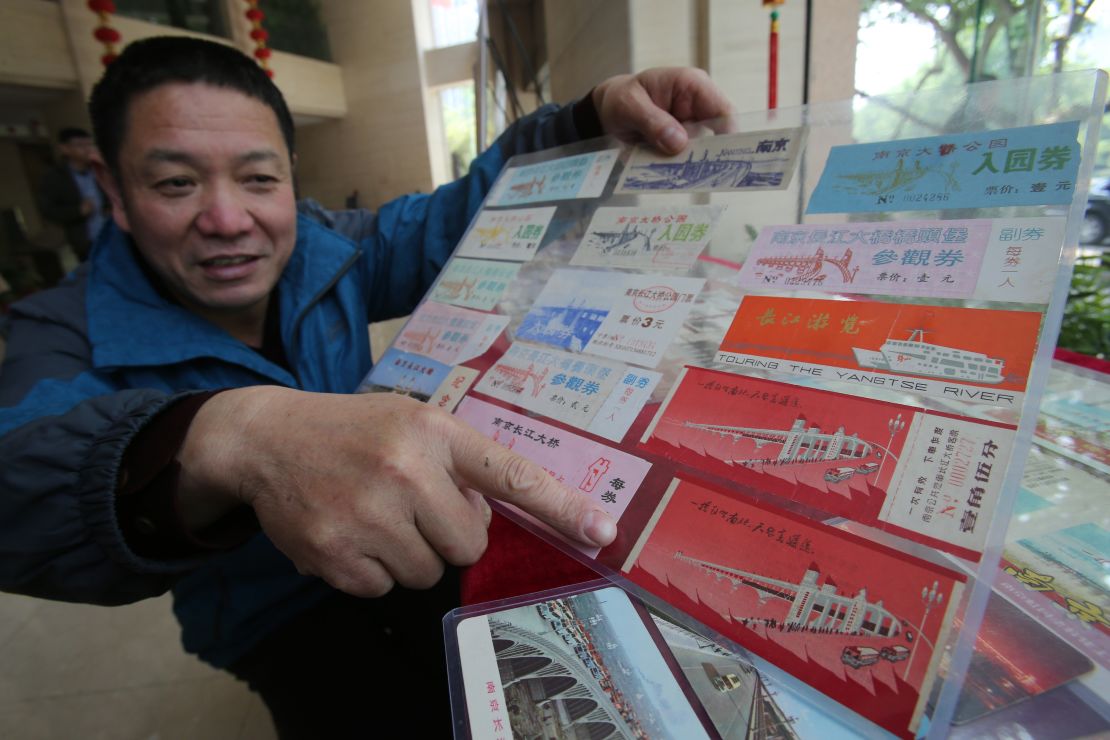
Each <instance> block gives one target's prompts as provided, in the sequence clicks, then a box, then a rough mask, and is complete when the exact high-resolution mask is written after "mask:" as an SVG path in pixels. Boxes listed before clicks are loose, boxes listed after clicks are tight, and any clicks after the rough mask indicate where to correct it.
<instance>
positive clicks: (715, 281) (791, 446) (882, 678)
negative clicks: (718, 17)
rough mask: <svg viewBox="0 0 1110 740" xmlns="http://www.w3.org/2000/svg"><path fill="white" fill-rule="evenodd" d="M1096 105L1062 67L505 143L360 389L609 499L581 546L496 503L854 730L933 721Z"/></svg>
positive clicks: (1025, 419)
mask: <svg viewBox="0 0 1110 740" xmlns="http://www.w3.org/2000/svg"><path fill="white" fill-rule="evenodd" d="M1105 96H1106V75H1105V73H1102V72H1095V71H1091V72H1077V73H1068V74H1061V75H1053V76H1044V77H1036V78H1029V79H1019V80H1009V81H999V82H988V83H978V84H975V85H970V86H967V87H963V88H956V89H943V90H931V91H923V92H919V93H915V94H913V95H904V96H886V97H871V98H868V99H866V100H863V101H843V102H838V103H830V104H814V105H810V106H805V107H800V108H790V109H779V110H775V111H769V112H757V113H742V114H738V115H736V116H735V117H734V118H733V119H731V120H729V121H715V122H711V124H709V125H702V126H698V127H694V128H693V129H692V131H691V133H692V135H693V136H694V137H696V138H695V140H694V143H693V146H694V147H695V150H694V151H695V152H697V156H687V157H686V158H682V157H679V158H675V159H673V160H670V161H660V160H659V158H656V160H651V161H649V160H645V159H644V158H645V157H649V155H647V154H646V153H645V152H644V151H643V150H642V149H641V148H635V147H630V146H628V145H626V144H622V143H619V142H616V141H615V140H612V139H601V140H594V141H588V142H582V143H580V144H576V145H572V146H568V147H561V148H558V149H553V150H548V151H545V152H539V153H535V154H530V155H524V156H519V157H515V158H513V159H512V160H510V161H509V162H508V163H507V165H506V168H505V170H503V172H502V175H501V176H500V178H499V179H498V181H497V182H496V183H495V185H494V189H493V190H492V191H491V194H490V195H489V196H487V198H486V201H485V203H484V206H483V210H482V211H481V212H480V213H479V214H478V215H477V217H476V218H475V221H474V222H473V223H472V225H471V228H470V230H469V231H468V233H467V235H466V236H465V237H464V239H463V241H462V242H461V243H460V247H459V248H458V249H457V250H456V252H455V256H454V257H453V258H452V260H451V262H450V263H449V264H448V265H447V268H446V269H445V271H444V273H443V274H442V275H441V277H440V279H439V282H438V283H437V284H436V285H435V286H434V287H433V289H432V291H431V292H430V293H429V294H428V296H427V297H426V298H425V301H424V302H423V303H422V304H421V306H420V308H419V309H418V310H417V312H416V314H414V318H413V319H411V320H410V321H409V323H408V324H407V325H406V327H405V329H403V330H402V332H401V334H400V335H399V336H398V338H397V340H395V342H394V345H393V347H392V348H391V349H390V350H389V351H388V352H387V353H386V356H385V357H384V358H383V360H382V362H381V363H379V365H378V366H377V367H376V368H375V370H374V371H372V372H371V374H370V375H369V376H368V378H367V380H366V381H365V383H364V389H365V390H375V391H378V390H392V391H394V392H404V393H409V394H411V395H414V396H417V397H419V398H422V399H426V400H428V401H429V402H430V403H433V404H438V405H439V406H441V407H444V408H447V409H448V410H456V413H457V414H458V415H459V416H461V417H462V418H464V419H466V420H467V421H468V422H470V423H472V424H475V425H476V427H477V428H478V429H479V431H481V432H482V433H483V434H486V435H488V436H491V437H493V438H494V439H497V440H498V441H500V442H502V443H503V444H506V445H508V446H511V447H512V448H513V449H514V450H515V451H517V452H520V453H521V454H524V455H525V456H529V457H532V458H533V459H536V460H537V461H539V462H541V464H544V465H545V466H546V467H548V469H549V472H551V473H552V475H556V477H559V478H560V479H562V480H564V482H565V483H566V484H567V485H570V486H571V487H577V488H579V489H581V490H583V491H584V492H586V493H587V494H589V495H592V496H594V497H595V498H597V499H598V501H599V503H603V504H605V505H607V507H608V508H610V510H611V511H612V512H613V513H614V514H615V515H618V516H619V517H620V518H619V536H618V539H617V541H616V542H615V543H614V544H613V545H611V546H610V547H608V548H605V549H604V550H602V551H601V552H594V551H588V550H582V549H581V548H579V547H576V546H573V545H570V544H568V543H567V542H566V541H563V540H561V539H560V538H558V537H556V536H555V535H553V534H551V533H550V532H549V531H548V530H546V529H545V528H543V527H541V526H538V525H536V524H535V523H534V521H532V520H530V519H529V518H527V517H524V516H522V515H520V514H519V513H518V512H515V511H512V510H510V509H508V508H507V507H499V508H500V509H501V510H504V511H506V512H507V513H508V514H509V515H510V516H511V517H512V518H514V519H515V520H517V521H518V522H520V523H521V525H522V526H523V527H525V528H526V529H529V530H531V531H533V532H535V533H536V534H538V535H539V536H541V537H543V538H545V539H547V540H548V541H550V542H552V543H553V544H555V545H556V546H558V547H559V548H560V549H562V550H563V551H564V552H566V553H567V554H568V555H570V556H572V557H574V558H576V559H579V560H581V561H582V562H585V563H587V564H589V565H590V566H591V567H593V568H594V569H596V570H597V571H598V572H599V573H601V574H603V575H604V576H606V577H607V578H609V579H610V580H612V581H613V582H615V583H616V584H618V585H620V586H622V587H623V588H625V589H626V590H628V591H629V592H631V593H633V594H635V595H636V596H638V597H640V598H641V599H643V600H644V601H645V602H646V603H648V604H650V605H651V606H653V607H656V608H659V609H660V610H662V611H664V612H666V613H667V614H668V615H669V616H671V617H672V618H673V619H675V620H676V621H679V622H680V623H682V624H685V625H688V626H689V627H690V628H691V629H696V630H697V631H699V632H701V633H702V634H706V635H709V636H712V637H713V638H714V639H717V640H719V641H721V642H722V643H724V644H729V645H730V646H733V647H737V648H739V649H745V650H748V651H749V652H751V653H752V654H754V655H755V656H756V657H755V658H753V660H754V661H755V662H756V663H757V664H758V665H759V667H760V670H766V671H767V672H768V673H769V675H774V676H775V678H776V680H778V681H779V682H780V683H782V684H783V685H784V686H785V687H786V688H785V689H784V690H788V691H794V692H798V694H799V695H800V696H807V697H817V701H819V702H820V703H822V705H823V706H824V707H825V708H826V709H827V711H828V712H829V714H830V715H832V716H836V717H837V718H838V719H840V720H841V721H843V722H845V723H847V724H848V725H849V726H850V727H851V728H852V730H853V731H854V732H858V733H860V734H863V735H882V734H884V730H885V731H886V732H890V733H893V734H895V735H897V736H903V737H911V736H914V735H915V734H916V735H919V736H921V735H926V736H930V737H942V736H945V735H946V734H947V733H948V728H949V722H950V719H951V717H952V715H953V711H954V709H955V705H956V701H957V698H958V696H959V693H960V690H961V686H962V684H963V680H964V674H965V671H966V670H967V667H968V662H969V660H970V657H971V655H972V651H973V646H974V642H975V638H976V633H977V630H978V627H979V624H980V620H981V618H982V615H983V612H984V609H985V607H986V604H987V600H988V597H989V595H990V593H991V584H992V583H993V581H994V579H995V576H996V574H997V572H998V571H997V568H998V559H999V555H1000V553H1001V549H1002V545H1003V539H1004V535H1005V531H1006V525H1007V521H1008V519H1009V515H1010V511H1011V507H1012V504H1013V502H1014V499H1015V496H1016V494H1017V490H1018V486H1019V484H1020V480H1021V474H1022V467H1023V462H1024V460H1025V457H1026V454H1027V451H1028V449H1029V446H1030V444H1031V440H1032V434H1033V428H1034V424H1035V420H1036V416H1037V413H1036V412H1037V409H1038V406H1039V404H1040V399H1041V394H1042V392H1043V390H1044V387H1045V383H1046V380H1047V377H1048V371H1049V369H1050V366H1051V357H1052V351H1053V348H1054V346H1055V342H1056V337H1057V333H1058V330H1059V324H1060V320H1061V317H1062V314H1063V309H1064V303H1065V300H1066V297H1067V289H1068V285H1069V281H1070V276H1071V269H1072V264H1073V261H1074V258H1075V251H1076V245H1077V241H1078V233H1079V227H1080V224H1081V222H1082V219H1083V214H1084V210H1085V203H1086V184H1087V182H1088V180H1089V178H1090V173H1091V168H1092V164H1093V160H1094V152H1095V148H1096V145H1097V141H1098V127H1099V122H1100V119H1101V117H1102V114H1103V108H1104V103H1105ZM735 132H749V133H750V132H758V133H760V134H761V135H760V136H756V137H754V139H753V138H752V137H749V139H744V138H743V134H737V133H735ZM737 136H739V138H727V137H737ZM754 141H758V143H757V144H754V146H755V150H754V151H755V152H756V153H754V154H752V153H751V150H749V149H746V147H748V145H749V144H752V143H753V142H754ZM730 147H732V148H730ZM772 154H775V155H776V156H771V155H772ZM745 157H746V158H747V160H746V161H747V164H746V165H738V164H737V163H736V162H737V160H743V159H745ZM610 159H611V160H612V162H609V160H610ZM772 161H776V162H779V163H780V164H781V163H782V162H786V164H785V165H783V166H782V167H781V168H780V170H781V169H783V168H784V169H785V171H784V172H783V171H779V172H770V170H769V169H768V168H769V167H770V168H771V169H773V167H771V165H769V164H768V162H772ZM653 162H654V163H653ZM745 166H746V167H747V168H748V169H746V170H744V171H743V172H742V173H740V176H739V178H738V179H732V180H730V179H729V177H728V173H727V172H726V170H728V169H729V168H730V167H731V168H732V169H733V174H735V171H736V169H737V168H741V169H743V167H745ZM610 167H611V169H610ZM714 167H716V170H714ZM715 172H716V173H718V174H714V173H715ZM768 172H770V174H768ZM760 173H762V174H760ZM780 176H782V179H781V180H779V179H777V178H778V177H780ZM675 186H679V187H686V188H687V189H686V190H685V191H681V190H673V189H669V188H671V187H675ZM869 204H870V205H869ZM599 208H600V209H607V210H605V211H604V212H603V213H600V214H599V213H598V209H599ZM651 214H654V215H655V216H658V218H655V217H653V216H652V215H651ZM698 224H706V225H707V228H705V229H696V228H694V227H696V226H697V225H698ZM681 225H689V226H690V227H691V228H689V229H686V230H685V231H684V232H683V236H684V238H683V239H679V238H678V237H677V235H678V227H679V226H681ZM669 226H673V227H674V229H673V230H672V231H663V230H664V229H666V228H667V227H669ZM645 234H646V235H647V236H648V237H649V238H648V239H647V241H646V242H644V241H643V238H644V235H645ZM703 237H707V238H708V241H707V243H702V244H701V245H699V244H698V238H703ZM637 238H639V239H640V240H641V243H640V247H635V246H634V245H633V242H635V240H636V239H637ZM667 238H670V241H669V242H668V241H667ZM652 239H654V240H655V243H654V246H652V245H651V241H652ZM630 245H631V246H630ZM537 247H538V248H537ZM652 250H654V251H652ZM750 252H751V253H752V257H751V259H749V253H750ZM649 253H650V254H649ZM645 255H647V256H645ZM746 260H747V263H746V264H745V261H746ZM567 271H574V272H567ZM586 271H588V272H589V273H592V274H587V272H586ZM545 291H546V292H545ZM538 299H539V300H538ZM668 312H669V313H668ZM649 317H650V318H651V320H650V321H648V319H649ZM663 317H667V318H663ZM606 320H609V321H610V323H608V324H607V323H606ZM645 321H646V322H647V323H645ZM907 322H909V323H907ZM660 324H662V326H660ZM649 326H651V327H652V328H654V329H658V330H659V331H657V332H656V333H655V334H651V335H650V336H649V334H648V333H646V332H645V328H646V327H649ZM807 331H809V332H810V333H808V334H807V333H806V332H807ZM861 331H862V333H860V332H861ZM868 331H871V332H872V333H875V332H878V333H879V334H881V336H880V337H879V339H876V340H873V341H872V343H871V344H867V342H866V341H864V340H863V339H862V337H863V336H865V335H866V334H867V333H868ZM761 332H762V333H761ZM822 332H823V333H822ZM819 336H820V337H824V338H820V339H817V338H815V337H819ZM857 336H858V337H860V339H859V340H858V341H856V345H859V346H855V345H852V344H851V341H855V338H856V337H857ZM850 340H851V341H850ZM846 342H848V343H846ZM945 368H948V369H947V370H946V369H945ZM630 379H631V380H630ZM622 382H623V383H624V385H622ZM570 385H573V386H574V387H573V388H570V387H569V386H570ZM460 399H461V400H462V404H461V405H459V404H460ZM622 399H623V400H622ZM713 399H716V401H714V400H713ZM741 400H745V401H747V402H749V403H750V405H749V406H748V407H747V408H746V409H745V408H743V407H742V405H741ZM456 406H458V408H457V409H456ZM772 407H774V408H772ZM784 409H785V410H784ZM795 409H796V410H795ZM703 412H704V413H703ZM714 413H716V414H717V416H714ZM783 414H788V415H789V414H793V415H794V417H793V419H792V420H791V419H790V418H787V417H785V416H783ZM721 417H727V418H721ZM819 418H823V419H824V421H821V422H820V423H818V419H819ZM782 419H786V421H785V422H783V421H782ZM862 429H867V430H870V431H866V432H865V431H861V430H862ZM876 430H878V431H876ZM555 435H558V439H557V440H556V442H557V443H558V444H557V445H552V444H551V442H552V439H553V437H554V436H555ZM698 435H701V436H698ZM946 447H947V448H948V454H947V456H945V448H946ZM587 458H588V459H587ZM725 458H728V459H725ZM699 461H700V462H699ZM576 464H577V465H579V466H580V467H581V470H582V471H584V472H582V473H574V472H573V471H572V470H571V468H573V466H574V465H576ZM591 465H592V466H593V467H591ZM568 466H569V467H568ZM614 471H620V473H621V474H620V475H619V476H618V475H616V474H615V473H614ZM730 471H731V472H730ZM572 476H574V477H572ZM934 480H935V481H936V485H935V486H934V485H933V481H934ZM680 481H681V482H680ZM717 530H720V532H722V533H724V532H728V533H729V534H727V535H726V534H714V532H716V531H717ZM768 530H770V531H768ZM755 535H759V536H763V535H766V537H767V539H766V540H760V542H761V543H764V542H765V543H766V544H760V545H759V548H758V549H757V548H755V546H754V545H753V544H752V543H753V542H755V540H753V539H752V538H753V536H755ZM726 536H727V537H732V538H733V539H731V540H725V539H718V540H714V538H715V537H716V538H721V537H726ZM684 537H685V538H687V539H688V542H687V544H685V545H682V544H681V543H683V542H684ZM792 538H793V540H792V542H791V539H792ZM733 541H734V542H735V543H736V544H735V546H734V547H733V546H721V543H722V542H733ZM676 542H678V543H680V545H681V546H676V545H675V543H676ZM714 542H716V544H715V545H714V547H713V549H712V551H711V552H709V553H707V552H705V551H702V552H695V551H696V549H697V547H698V546H699V545H703V546H707V547H708V546H709V545H710V544H713V543H714ZM495 545H496V543H494V546H495ZM668 547H669V548H670V549H669V550H668V549H667V548H668ZM664 551H666V554H667V558H662V556H661V555H660V553H663V552H664ZM801 553H804V555H803V554H801ZM811 555H812V556H813V560H814V562H813V564H812V566H806V567H804V568H802V569H801V570H804V571H805V572H804V573H803V572H794V571H799V568H797V567H796V564H797V562H801V561H800V560H799V558H804V557H809V556H811ZM652 558H654V560H653V559H652ZM780 561H781V562H780ZM764 563H766V564H768V565H767V569H768V570H767V572H758V571H759V570H760V569H762V568H763V564H764ZM775 568H777V569H778V570H776V571H775V574H771V573H770V570H773V569H775ZM791 569H793V570H791ZM786 571H790V572H793V573H794V575H793V576H791V577H790V578H786V577H785V576H783V575H782V574H783V573H785V572H786ZM891 573H894V574H896V576H897V577H895V578H893V579H892V578H891ZM834 576H835V580H834V578H833V577H834ZM697 578H702V579H704V580H701V581H697V584H695V579H697ZM884 578H886V579H887V580H885V581H884V580H883V579H884ZM668 579H677V580H674V581H673V582H672V581H668ZM899 583H901V585H898V584H899ZM714 589H716V590H714ZM776 589H777V591H776ZM884 589H885V592H884ZM899 589H901V591H903V592H901V593H899ZM729 599H733V600H736V601H735V603H732V602H730V603H724V602H726V601H728V600H729ZM884 599H885V601H884ZM776 605H777V606H776ZM780 607H781V609H785V610H786V611H785V613H784V614H779V612H775V613H776V614H779V616H778V618H768V617H766V616H765V615H764V612H765V611H766V610H769V609H777V608H780ZM767 613H770V612H767ZM956 624H959V625H962V626H960V627H959V628H958V629H955V628H953V627H954V626H955V625H956ZM872 644H873V645H874V646H875V647H874V648H871V647H867V646H868V645H872ZM880 645H881V646H882V649H880ZM880 653H881V655H880ZM865 674H866V675H865ZM930 684H931V690H932V696H933V699H931V700H930V699H929V693H930V691H929V689H930Z"/></svg>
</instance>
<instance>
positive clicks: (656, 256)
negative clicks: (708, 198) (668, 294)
mask: <svg viewBox="0 0 1110 740" xmlns="http://www.w3.org/2000/svg"><path fill="white" fill-rule="evenodd" d="M723 210H724V206H723V205H712V206H695V205H687V206H659V207H656V208H631V207H615V208H598V209H597V210H596V211H594V215H593V218H591V219H590V224H589V226H587V227H586V235H585V236H584V237H582V242H581V243H580V244H579V245H578V250H577V251H576V252H575V253H574V256H573V257H571V260H570V264H572V265H584V266H595V267H625V268H629V269H634V270H666V271H668V272H686V271H688V270H689V269H690V268H691V267H693V266H694V262H696V261H697V259H698V256H699V255H701V253H702V251H703V250H704V249H705V247H706V245H707V244H708V243H709V238H710V236H711V235H712V233H713V226H714V225H715V224H716V223H717V219H718V218H719V217H720V215H721V212H722V211H723Z"/></svg>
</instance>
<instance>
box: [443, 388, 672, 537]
mask: <svg viewBox="0 0 1110 740" xmlns="http://www.w3.org/2000/svg"><path fill="white" fill-rule="evenodd" d="M455 416H457V417H459V418H460V419H462V420H463V421H465V422H466V423H467V424H469V425H470V426H472V427H474V428H475V429H477V430H478V431H479V432H481V433H482V434H484V435H486V436H487V437H489V438H491V439H493V440H494V441H495V442H499V443H500V444H502V445H504V446H505V447H508V448H509V449H511V450H512V451H513V452H516V453H519V454H521V455H523V456H524V457H526V458H528V459H529V460H531V461H532V462H534V463H538V464H539V465H541V466H542V467H543V469H544V470H546V471H547V472H548V473H549V474H550V475H551V477H552V478H555V479H556V480H557V481H559V482H560V483H562V484H563V485H565V486H566V487H568V488H570V489H571V490H574V491H578V492H580V493H582V494H584V495H586V496H589V497H590V498H591V499H593V500H594V501H596V502H597V503H599V504H600V505H601V507H602V508H603V509H605V511H606V512H607V513H608V514H609V515H611V516H612V517H613V518H614V519H617V520H619V519H620V517H621V514H623V513H624V510H625V509H626V508H627V507H628V503H629V502H630V501H631V500H632V497H633V496H634V495H635V494H636V491H637V490H639V488H640V484H641V483H643V481H644V476H646V475H647V473H648V470H650V469H651V463H649V462H647V461H645V460H641V459H640V458H638V457H634V456H632V455H629V454H627V453H624V452H621V451H620V450H616V449H613V448H612V447H609V446H608V445H603V444H601V443H600V442H594V441H591V440H588V439H586V438H585V437H580V436H578V435H577V434H574V433H573V432H568V431H566V430H565V429H559V428H558V427H554V426H552V425H550V424H545V423H544V422H542V421H540V420H539V419H533V418H531V417H528V416H524V415H523V414H518V413H516V412H514V411H510V410H508V409H505V408H502V407H500V406H495V405H494V404H492V403H487V402H485V401H482V400H479V399H477V398H464V399H463V401H462V403H461V404H459V408H458V410H457V411H456V412H455ZM528 518H529V519H530V520H531V517H528ZM532 521H535V520H532ZM537 523H538V522H537ZM541 526H542V525H541ZM544 529H546V530H547V531H550V532H554V530H551V529H550V528H548V527H544ZM572 544H574V546H575V547H576V548H577V549H579V550H581V551H582V552H584V553H586V554H587V555H589V556H590V557H593V556H595V555H597V553H598V552H599V551H598V550H597V549H596V548H586V547H583V546H581V545H578V544H576V543H572Z"/></svg>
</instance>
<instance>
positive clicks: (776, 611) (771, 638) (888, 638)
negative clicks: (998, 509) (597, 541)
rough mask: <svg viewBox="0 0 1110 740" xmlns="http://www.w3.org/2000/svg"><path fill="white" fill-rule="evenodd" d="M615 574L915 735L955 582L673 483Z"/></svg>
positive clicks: (741, 502) (866, 544)
mask: <svg viewBox="0 0 1110 740" xmlns="http://www.w3.org/2000/svg"><path fill="white" fill-rule="evenodd" d="M623 571H624V573H625V575H626V576H627V577H628V578H629V579H630V580H631V581H633V582H634V583H636V584H638V585H640V586H642V587H643V588H645V589H647V590H648V591H650V592H651V593H652V594H654V595H655V596H657V597H658V598H660V599H663V600H664V601H666V602H667V603H668V604H671V605H673V606H674V607H676V608H678V609H680V610H682V611H683V612H685V613H686V614H689V615H690V616H692V617H694V618H695V619H697V620H699V621H700V622H702V623H703V624H705V625H706V626H708V627H709V628H711V629H713V630H716V631H718V632H720V633H721V634H723V635H725V636H726V637H728V638H730V639H732V640H734V641H736V642H737V643H738V644H741V645H743V646H744V647H745V648H746V649H748V650H750V651H751V652H753V653H755V654H756V655H758V656H760V657H762V658H764V659H766V660H768V661H770V662H772V663H774V664H775V665H776V666H777V667H779V668H781V669H783V670H785V671H786V672H788V673H790V674H792V675H793V676H795V677H796V678H798V679H800V680H802V681H804V682H805V683H807V684H808V685H810V686H812V687H813V688H815V689H817V690H818V691H820V692H822V693H824V694H825V695H826V696H828V697H830V698H831V699H833V700H835V701H837V702H839V703H840V704H842V705H844V706H845V707H847V708H849V709H851V710H853V711H854V712H857V713H858V714H860V715H861V716H863V717H865V718H867V719H869V720H871V721H872V722H874V723H875V724H877V725H879V726H880V727H883V728H884V729H886V730H888V731H890V732H892V733H894V734H895V735H898V736H900V737H905V738H911V737H913V736H914V733H915V731H916V730H917V729H918V725H919V723H920V720H921V717H922V713H923V712H924V709H925V706H926V699H927V697H928V696H929V691H930V688H931V686H932V684H933V681H934V679H935V677H936V673H937V667H938V664H939V662H940V658H941V652H942V651H940V650H937V649H936V646H938V645H944V644H945V642H946V640H947V631H948V628H949V627H948V626H949V625H950V624H951V613H952V612H953V610H954V609H955V606H956V605H957V603H958V601H959V594H960V590H961V588H962V586H963V581H964V580H965V579H964V577H963V576H961V575H960V574H958V573H955V572H953V571H950V570H947V569H945V568H942V567H940V566H937V565H933V564H931V563H927V562H925V561H922V560H918V559H916V558H913V557H910V556H908V555H905V554H903V553H901V552H899V551H897V550H894V549H892V548H888V547H884V546H881V545H878V544H875V543H873V542H870V541H868V540H864V539H862V538H859V537H856V536H854V535H851V534H849V533H847V532H844V531H842V530H839V529H836V528H834V527H831V526H827V525H823V524H817V523H815V522H813V521H812V520H810V519H807V518H805V517H801V516H797V515H795V514H791V513H788V512H786V511H782V510H778V509H772V508H771V507H769V506H767V505H764V504H759V505H757V504H755V503H753V502H751V501H749V500H746V499H744V498H741V497H739V496H735V495H731V494H725V493H723V492H721V491H717V490H714V489H712V488H709V487H706V486H704V485H700V484H697V483H693V482H691V481H688V480H681V479H678V478H676V479H674V481H672V483H671V486H670V487H669V488H668V490H667V493H666V495H664V497H663V499H662V500H661V501H660V503H659V506H658V507H657V509H656V511H655V514H654V516H653V517H652V519H651V521H650V522H649V524H648V526H647V527H645V528H644V530H643V532H642V534H641V535H640V538H639V540H638V542H637V543H636V545H635V547H634V548H633V550H632V552H631V553H630V554H629V556H628V558H627V560H626V562H625V564H624V566H623Z"/></svg>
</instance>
